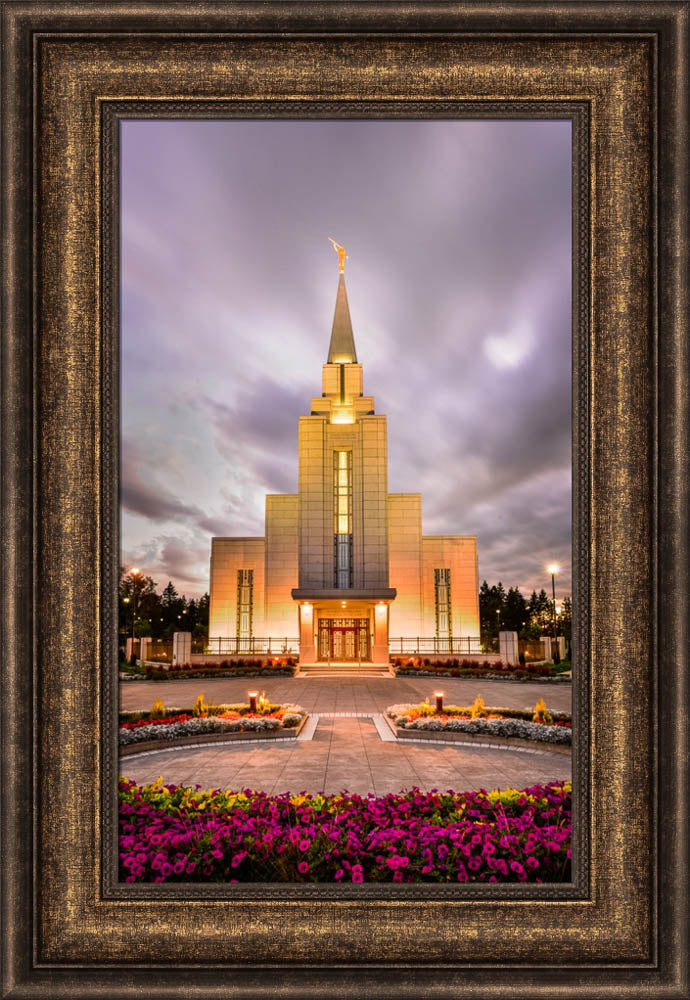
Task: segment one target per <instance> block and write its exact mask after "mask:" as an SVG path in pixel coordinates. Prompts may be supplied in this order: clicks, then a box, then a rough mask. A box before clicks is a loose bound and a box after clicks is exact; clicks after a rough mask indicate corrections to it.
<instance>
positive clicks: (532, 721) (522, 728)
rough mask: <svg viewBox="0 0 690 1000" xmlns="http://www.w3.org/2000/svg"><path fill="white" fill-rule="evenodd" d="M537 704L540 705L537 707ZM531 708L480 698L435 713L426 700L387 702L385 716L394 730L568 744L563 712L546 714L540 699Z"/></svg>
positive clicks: (567, 721) (568, 727) (568, 721)
mask: <svg viewBox="0 0 690 1000" xmlns="http://www.w3.org/2000/svg"><path fill="white" fill-rule="evenodd" d="M540 704H541V706H542V707H541V708H540ZM540 704H539V703H538V704H537V706H536V708H535V711H534V712H530V711H526V710H525V711H523V710H521V709H515V708H491V707H489V708H487V707H485V706H484V703H483V701H482V700H481V698H478V699H477V701H476V702H475V704H474V705H473V706H469V707H465V706H460V705H447V706H445V707H444V709H443V711H442V712H440V713H439V712H436V711H435V710H434V709H433V708H432V707H431V706H430V705H429V704H428V702H425V703H422V704H421V705H389V706H388V708H387V709H386V715H387V716H388V718H389V719H391V720H392V721H393V723H394V725H395V727H396V729H402V730H405V731H410V730H412V731H421V732H439V733H466V734H468V735H470V736H491V737H497V738H504V739H523V740H534V741H535V742H538V743H558V744H565V745H570V744H571V743H572V721H571V717H570V715H568V714H567V713H566V712H553V713H547V712H546V706H545V705H544V703H543V701H541V703H540Z"/></svg>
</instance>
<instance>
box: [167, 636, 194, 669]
mask: <svg viewBox="0 0 690 1000" xmlns="http://www.w3.org/2000/svg"><path fill="white" fill-rule="evenodd" d="M172 662H173V667H178V666H182V665H183V664H185V663H191V662H192V633H191V632H175V633H174V635H173V654H172Z"/></svg>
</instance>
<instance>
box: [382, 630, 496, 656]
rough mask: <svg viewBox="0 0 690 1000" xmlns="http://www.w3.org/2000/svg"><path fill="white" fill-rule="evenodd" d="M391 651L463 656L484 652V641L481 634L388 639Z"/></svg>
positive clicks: (403, 653)
mask: <svg viewBox="0 0 690 1000" xmlns="http://www.w3.org/2000/svg"><path fill="white" fill-rule="evenodd" d="M388 648H389V651H390V652H391V653H392V654H393V655H395V654H396V653H397V654H398V655H399V656H404V655H405V654H420V655H424V654H426V653H446V654H448V655H449V656H462V655H463V654H465V655H469V654H477V653H483V652H484V650H483V649H482V642H481V639H480V638H479V636H474V635H468V636H458V637H455V636H453V637H452V638H438V637H437V636H432V637H431V638H426V637H424V636H417V637H408V638H397V639H389V640H388Z"/></svg>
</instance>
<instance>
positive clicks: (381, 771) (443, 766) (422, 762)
mask: <svg viewBox="0 0 690 1000" xmlns="http://www.w3.org/2000/svg"><path fill="white" fill-rule="evenodd" d="M252 681H253V678H246V677H245V678H215V679H211V680H191V681H160V682H154V681H150V682H149V681H137V682H124V683H122V684H121V686H120V688H121V707H122V709H123V711H137V710H144V709H148V708H150V707H151V705H152V704H153V702H154V700H155V699H157V698H160V699H162V701H163V702H164V704H165V706H166V708H172V707H180V708H184V707H189V706H191V705H192V704H193V702H194V700H195V698H196V696H197V695H198V694H199V693H201V692H203V694H204V696H205V698H206V700H207V701H210V702H215V703H218V702H228V703H232V702H238V701H242V700H246V694H247V691H248V690H251V689H252V687H255V686H256V685H255V684H253V683H252ZM263 686H265V688H266V694H267V696H268V697H269V698H270V699H271V700H272V701H275V702H285V701H291V702H297V703H298V704H300V705H302V706H304V707H305V708H307V709H308V710H309V712H310V713H311V714H312V719H311V720H309V721H308V723H307V726H306V727H305V731H303V734H301V735H303V736H304V737H305V738H301V739H298V740H280V741H263V742H258V741H257V742H246V743H234V744H223V743H216V744H206V745H205V746H200V747H197V748H190V749H185V748H179V747H176V748H174V749H173V748H170V749H168V750H154V751H148V752H144V753H141V754H136V755H133V756H129V757H126V758H125V759H123V761H122V766H121V770H122V773H123V774H125V775H126V776H127V777H128V778H132V779H134V780H136V781H138V782H140V783H144V782H149V781H155V780H156V778H158V777H159V776H162V777H163V780H164V781H166V782H167V783H175V784H189V785H201V786H202V787H204V788H210V787H213V788H232V789H235V790H239V789H242V788H251V789H254V790H257V791H258V790H261V791H265V792H268V793H269V794H277V793H280V792H284V791H292V792H299V791H308V792H312V793H316V792H323V793H326V794H329V793H334V792H340V791H343V790H344V789H347V790H349V791H351V792H358V793H360V794H363V795H365V794H367V793H369V792H373V793H375V794H377V795H384V794H386V793H387V792H399V791H402V790H404V789H409V788H412V787H414V786H416V787H418V788H421V789H423V790H429V789H431V788H438V789H441V790H445V789H447V788H451V789H453V790H454V791H457V792H460V791H467V790H471V789H476V788H486V789H491V788H505V787H507V786H512V787H522V786H525V785H530V784H534V783H536V782H545V781H553V780H565V779H568V778H569V777H570V774H571V763H570V757H569V756H567V755H564V754H559V753H555V752H553V751H550V750H548V749H546V748H545V749H544V750H541V749H540V750H535V749H533V748H528V747H525V748H524V749H523V748H515V747H514V746H510V747H506V748H503V747H501V748H498V747H487V746H467V745H462V744H438V743H428V742H424V743H421V742H420V743H415V742H411V741H408V740H405V741H396V740H395V739H394V738H393V737H392V734H391V733H390V732H388V731H387V727H386V725H385V723H383V720H382V718H381V715H382V713H383V711H384V710H385V708H386V707H387V706H388V705H391V704H396V703H400V702H418V701H420V700H423V699H424V697H426V696H428V697H429V699H430V701H431V700H433V699H432V695H433V692H434V691H435V690H438V689H440V688H441V687H442V689H443V691H444V692H445V700H446V703H447V704H456V705H457V704H460V705H462V704H464V705H467V704H471V703H472V702H473V701H474V699H475V697H476V695H477V694H481V695H482V697H483V698H484V700H485V702H486V704H487V706H496V707H506V708H533V707H534V704H535V702H536V701H537V699H538V698H539V697H542V696H543V697H544V699H545V701H546V703H547V706H548V707H549V708H551V709H554V710H556V711H569V710H570V700H571V686H570V684H537V683H535V684H516V683H512V682H510V681H487V680H484V679H482V678H473V679H472V680H469V681H468V680H466V679H462V680H460V679H458V678H449V679H446V680H444V682H443V685H439V684H438V681H437V679H436V678H433V677H425V678H390V679H389V678H374V677H360V678H357V677H327V678H318V677H305V678H302V677H297V678H283V677H275V678H267V679H266V680H265V681H264V683H263ZM314 717H316V718H314ZM314 723H316V725H314ZM382 723H383V724H382Z"/></svg>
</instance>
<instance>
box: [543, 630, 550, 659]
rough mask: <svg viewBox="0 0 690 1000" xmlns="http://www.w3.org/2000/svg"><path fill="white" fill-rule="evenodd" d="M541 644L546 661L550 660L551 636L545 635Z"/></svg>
mask: <svg viewBox="0 0 690 1000" xmlns="http://www.w3.org/2000/svg"><path fill="white" fill-rule="evenodd" d="M541 644H542V646H543V647H544V659H545V660H550V659H551V636H550V635H543V636H542V637H541Z"/></svg>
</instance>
